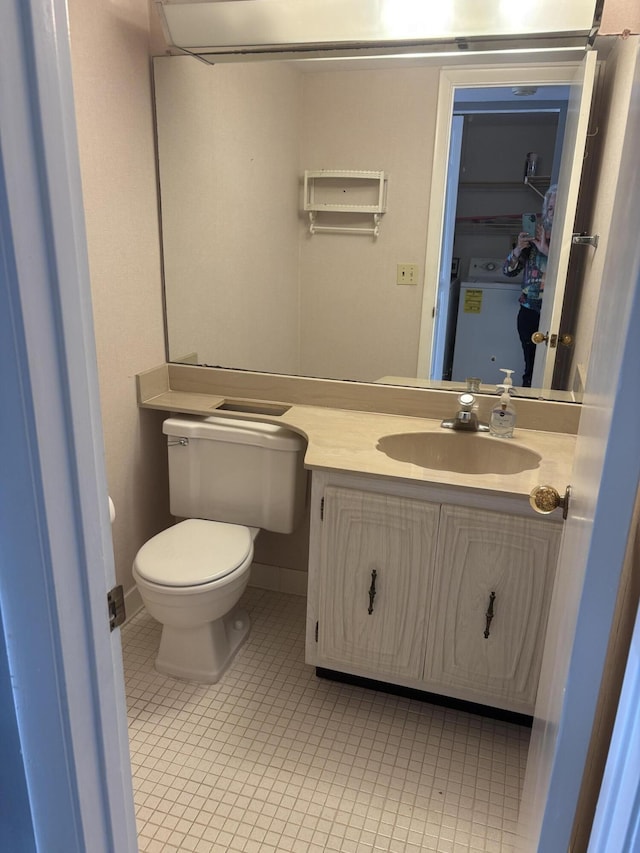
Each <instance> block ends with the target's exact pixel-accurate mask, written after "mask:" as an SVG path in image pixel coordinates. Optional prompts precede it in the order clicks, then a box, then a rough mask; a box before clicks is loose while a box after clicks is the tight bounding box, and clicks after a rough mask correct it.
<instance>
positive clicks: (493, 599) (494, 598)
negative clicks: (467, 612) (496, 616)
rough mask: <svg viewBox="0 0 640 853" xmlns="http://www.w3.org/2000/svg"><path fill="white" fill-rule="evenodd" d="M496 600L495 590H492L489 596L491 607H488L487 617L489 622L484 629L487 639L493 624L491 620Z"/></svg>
mask: <svg viewBox="0 0 640 853" xmlns="http://www.w3.org/2000/svg"><path fill="white" fill-rule="evenodd" d="M495 600H496V594H495V592H492V593H491V595H490V596H489V607H488V608H487V612H486V615H485V618H486V620H487V624H486V626H485V629H484V638H485V640H486V639H488V637H489V626H490V625H491V620H492V619H493V602H494V601H495Z"/></svg>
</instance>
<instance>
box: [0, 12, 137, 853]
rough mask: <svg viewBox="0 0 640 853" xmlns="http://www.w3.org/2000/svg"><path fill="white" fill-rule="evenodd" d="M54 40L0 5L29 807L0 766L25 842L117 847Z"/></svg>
mask: <svg viewBox="0 0 640 853" xmlns="http://www.w3.org/2000/svg"><path fill="white" fill-rule="evenodd" d="M68 33H69V23H68V20H67V12H66V6H65V2H64V0H7V2H5V3H3V4H2V7H1V8H0V208H1V213H2V215H1V216H0V262H1V263H2V281H1V283H0V284H1V286H0V337H1V339H2V344H1V345H2V359H1V361H0V377H1V380H2V382H1V386H2V389H3V413H2V418H0V435H1V436H2V447H3V453H2V459H3V477H2V483H3V488H2V491H1V492H0V495H1V498H2V510H1V513H0V515H1V518H0V549H1V550H0V554H1V555H2V571H1V572H0V607H1V608H2V614H1V615H2V623H3V626H4V631H5V643H6V658H7V664H8V669H9V671H10V676H11V690H10V691H7V692H6V693H5V694H3V698H4V701H5V702H6V703H7V705H8V704H9V703H11V704H12V705H13V708H9V709H8V710H10V711H11V713H12V714H13V715H14V717H15V719H16V722H17V728H18V732H19V737H20V746H21V753H22V761H23V765H24V778H25V781H26V787H27V790H28V805H26V806H25V803H24V801H15V803H14V799H13V798H14V791H13V787H17V786H13V785H12V778H11V776H10V775H9V774H11V775H13V774H12V771H11V769H6V768H4V767H3V768H2V770H0V773H5V774H7V778H4V779H3V780H2V781H3V786H2V787H3V800H4V803H3V805H4V806H5V808H7V809H8V810H11V809H13V806H14V804H15V805H16V807H17V808H19V809H20V810H21V813H22V817H23V818H24V822H25V823H27V822H28V823H30V824H31V827H32V830H33V839H32V840H33V841H34V843H35V847H36V848H37V849H42V850H65V851H68V853H75V852H76V851H77V853H84V851H86V850H91V851H92V853H102V851H104V853H109V851H111V853H113V851H114V850H117V851H118V853H121V852H122V853H129V851H131V853H133V851H136V850H137V849H138V848H137V840H136V827H135V814H134V808H133V790H132V781H131V764H130V757H129V741H128V730H127V717H126V705H125V694H124V676H123V667H122V653H121V645H120V631H119V630H115V631H114V632H113V633H111V632H110V629H109V615H108V606H107V590H108V589H110V588H111V587H112V586H113V585H114V583H115V565H114V556H113V546H112V539H111V526H110V518H109V508H108V495H107V483H106V473H105V467H104V444H103V437H102V427H101V414H100V405H99V395H98V393H99V392H98V374H97V365H96V354H95V341H94V332H93V317H92V310H91V301H90V284H89V268H88V258H87V247H86V236H85V231H84V218H83V205H82V191H81V181H80V168H79V157H78V150H77V138H76V127H75V116H74V104H73V86H72V76H71V59H70V48H69V35H68ZM5 472H6V477H5ZM9 484H10V486H9ZM14 772H15V767H14ZM13 849H18V846H14V847H13ZM19 849H26V847H25V848H23V847H22V846H21V845H20V846H19Z"/></svg>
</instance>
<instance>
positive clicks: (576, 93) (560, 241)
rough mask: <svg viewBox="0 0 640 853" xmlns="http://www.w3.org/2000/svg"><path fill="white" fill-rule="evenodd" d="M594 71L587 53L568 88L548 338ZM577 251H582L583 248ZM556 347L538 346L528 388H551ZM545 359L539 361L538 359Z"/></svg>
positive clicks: (567, 248) (548, 287)
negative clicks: (530, 386)
mask: <svg viewBox="0 0 640 853" xmlns="http://www.w3.org/2000/svg"><path fill="white" fill-rule="evenodd" d="M595 70H596V54H595V51H594V52H591V53H587V55H586V56H585V58H584V60H583V62H582V64H581V65H580V67H579V68H577V69H576V72H575V76H574V78H573V80H572V81H571V85H570V87H569V106H568V109H567V122H566V126H565V132H564V142H563V144H562V159H561V161H560V174H559V176H558V203H557V206H556V210H555V215H554V220H553V230H552V234H551V248H550V250H549V262H548V265H547V275H546V281H545V290H544V299H543V300H542V312H541V315H540V331H542V332H545V333H548V334H549V335H552V334H555V335H558V334H559V333H560V331H561V330H560V319H561V316H562V304H563V302H564V291H565V282H566V280H567V272H568V270H569V253H570V252H571V238H572V235H573V226H574V222H575V218H576V207H577V204H578V192H579V190H580V179H581V176H582V163H583V160H584V151H585V145H586V141H587V129H588V127H589V113H590V110H591V97H592V93H593V81H594V77H595ZM578 251H586V249H585V248H584V247H581V248H579V249H578ZM556 353H557V347H554V346H550V345H549V344H539V345H538V351H537V353H536V360H535V363H534V367H533V379H532V380H531V385H532V386H533V387H534V388H551V381H552V379H553V368H554V367H555V363H556ZM543 355H545V356H546V357H545V358H543V357H542V356H543Z"/></svg>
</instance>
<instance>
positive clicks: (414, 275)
mask: <svg viewBox="0 0 640 853" xmlns="http://www.w3.org/2000/svg"><path fill="white" fill-rule="evenodd" d="M397 271H398V274H397V279H396V284H417V283H418V264H398V267H397Z"/></svg>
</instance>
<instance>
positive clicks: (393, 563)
mask: <svg viewBox="0 0 640 853" xmlns="http://www.w3.org/2000/svg"><path fill="white" fill-rule="evenodd" d="M323 497H324V504H323V509H322V515H323V518H322V525H321V533H320V540H321V541H320V543H319V544H320V579H321V582H320V585H319V594H320V595H319V616H318V622H319V625H321V626H322V630H320V629H319V630H318V654H319V656H320V659H321V660H322V661H323V665H324V666H327V667H330V668H334V669H335V668H340V666H341V665H342V664H348V665H349V666H350V667H354V668H356V669H358V670H367V671H374V672H376V673H379V677H380V678H393V676H401V677H404V678H414V679H420V678H421V677H422V672H423V667H424V656H425V643H426V624H427V622H426V617H427V611H428V608H429V597H430V595H431V582H432V577H433V570H434V566H435V557H436V538H437V531H438V515H439V507H438V506H437V505H435V504H430V503H423V502H421V501H416V500H412V499H409V498H402V497H396V496H393V495H381V494H374V493H371V492H366V491H355V490H352V489H344V488H340V487H336V486H328V487H327V488H326V489H325V491H324V495H323Z"/></svg>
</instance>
